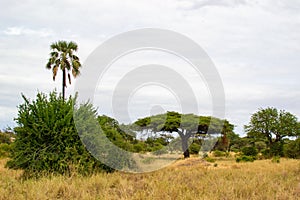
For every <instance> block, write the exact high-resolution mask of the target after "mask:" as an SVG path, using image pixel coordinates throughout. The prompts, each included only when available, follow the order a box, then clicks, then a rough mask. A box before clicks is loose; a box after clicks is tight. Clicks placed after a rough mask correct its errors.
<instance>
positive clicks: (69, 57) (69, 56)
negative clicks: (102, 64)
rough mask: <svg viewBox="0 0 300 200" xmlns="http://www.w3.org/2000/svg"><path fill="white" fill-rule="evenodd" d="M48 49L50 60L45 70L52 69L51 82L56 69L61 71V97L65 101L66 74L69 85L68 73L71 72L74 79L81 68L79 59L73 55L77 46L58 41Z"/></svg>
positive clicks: (69, 76)
mask: <svg viewBox="0 0 300 200" xmlns="http://www.w3.org/2000/svg"><path fill="white" fill-rule="evenodd" d="M50 49H51V53H50V58H49V61H48V63H47V65H46V68H47V69H52V73H53V81H55V77H56V74H57V71H58V69H59V68H60V69H61V70H62V72H63V75H62V79H63V80H62V95H63V99H65V87H67V83H66V75H67V74H68V79H69V84H71V75H70V72H72V75H73V77H74V78H76V77H77V76H78V75H79V74H80V71H79V68H80V67H81V63H80V61H79V58H78V57H77V56H76V55H74V54H73V53H74V52H76V51H77V49H78V46H77V44H76V43H75V42H72V41H71V42H66V41H58V42H54V43H52V44H51V46H50Z"/></svg>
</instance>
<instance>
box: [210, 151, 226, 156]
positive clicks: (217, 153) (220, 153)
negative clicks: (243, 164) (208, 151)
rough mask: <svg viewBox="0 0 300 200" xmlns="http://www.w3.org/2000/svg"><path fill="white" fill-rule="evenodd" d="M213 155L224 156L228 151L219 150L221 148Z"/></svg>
mask: <svg viewBox="0 0 300 200" xmlns="http://www.w3.org/2000/svg"><path fill="white" fill-rule="evenodd" d="M213 156H214V157H223V156H226V152H224V151H219V150H215V151H214V152H213Z"/></svg>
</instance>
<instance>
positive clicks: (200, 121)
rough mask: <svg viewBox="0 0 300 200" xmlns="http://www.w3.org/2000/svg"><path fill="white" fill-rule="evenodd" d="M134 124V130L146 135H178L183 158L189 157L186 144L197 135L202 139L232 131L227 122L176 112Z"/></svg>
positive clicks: (143, 119) (148, 118) (147, 118)
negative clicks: (144, 132)
mask: <svg viewBox="0 0 300 200" xmlns="http://www.w3.org/2000/svg"><path fill="white" fill-rule="evenodd" d="M134 124H135V125H136V126H137V128H136V130H138V131H146V132H147V133H155V134H157V133H164V132H169V133H173V132H176V133H178V135H179V137H180V139H181V146H182V151H183V155H184V158H188V157H190V152H189V148H188V147H189V144H188V143H189V139H190V138H191V137H195V136H199V135H201V136H202V137H203V136H204V135H207V134H222V135H226V133H227V132H228V131H232V130H233V125H231V124H230V123H229V122H228V121H227V120H221V119H217V118H214V117H204V116H197V115H194V114H179V113H177V112H167V113H166V114H159V115H155V116H151V117H146V118H142V119H138V120H137V121H136V122H135V123H134ZM229 125H230V126H229ZM225 126H226V127H225Z"/></svg>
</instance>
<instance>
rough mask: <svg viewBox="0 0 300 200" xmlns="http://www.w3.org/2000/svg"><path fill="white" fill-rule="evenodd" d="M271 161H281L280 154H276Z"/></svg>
mask: <svg viewBox="0 0 300 200" xmlns="http://www.w3.org/2000/svg"><path fill="white" fill-rule="evenodd" d="M271 161H272V163H280V156H274V157H273V158H272V160H271Z"/></svg>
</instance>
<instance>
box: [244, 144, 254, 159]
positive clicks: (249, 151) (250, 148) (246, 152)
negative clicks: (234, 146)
mask: <svg viewBox="0 0 300 200" xmlns="http://www.w3.org/2000/svg"><path fill="white" fill-rule="evenodd" d="M242 153H243V154H244V155H245V156H253V157H255V156H257V154H258V151H257V148H256V147H253V146H248V147H243V148H242Z"/></svg>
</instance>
